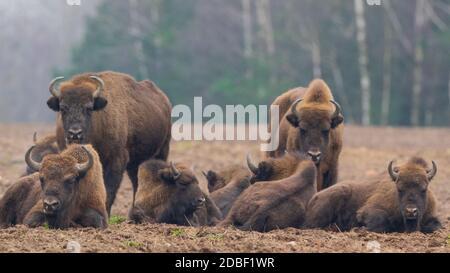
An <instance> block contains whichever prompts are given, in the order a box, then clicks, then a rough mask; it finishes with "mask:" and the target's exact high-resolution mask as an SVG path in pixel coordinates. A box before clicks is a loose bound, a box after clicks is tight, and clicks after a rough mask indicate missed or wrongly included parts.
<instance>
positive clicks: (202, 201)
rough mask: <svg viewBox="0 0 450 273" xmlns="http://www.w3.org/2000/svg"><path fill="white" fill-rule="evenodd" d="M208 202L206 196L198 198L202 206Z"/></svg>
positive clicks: (198, 203) (198, 202)
mask: <svg viewBox="0 0 450 273" xmlns="http://www.w3.org/2000/svg"><path fill="white" fill-rule="evenodd" d="M205 202H206V199H205V197H200V198H198V199H197V206H201V205H203V204H204V203H205Z"/></svg>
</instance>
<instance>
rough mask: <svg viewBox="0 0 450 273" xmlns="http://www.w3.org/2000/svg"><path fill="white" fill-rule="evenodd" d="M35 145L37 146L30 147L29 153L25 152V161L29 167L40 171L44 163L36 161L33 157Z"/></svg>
mask: <svg viewBox="0 0 450 273" xmlns="http://www.w3.org/2000/svg"><path fill="white" fill-rule="evenodd" d="M34 147H36V146H34V145H33V146H31V148H30V149H28V151H27V153H26V154H25V162H26V163H27V165H28V167H30V169H32V170H33V171H35V172H38V171H39V170H40V169H41V167H42V163H40V162H36V161H34V160H33V159H32V158H31V153H32V152H33V149H34Z"/></svg>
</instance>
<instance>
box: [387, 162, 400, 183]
mask: <svg viewBox="0 0 450 273" xmlns="http://www.w3.org/2000/svg"><path fill="white" fill-rule="evenodd" d="M392 164H394V160H392V161H391V162H389V166H388V171H389V175H390V176H391V178H392V180H394V181H397V179H398V170H396V169H395V168H394V169H393V168H392Z"/></svg>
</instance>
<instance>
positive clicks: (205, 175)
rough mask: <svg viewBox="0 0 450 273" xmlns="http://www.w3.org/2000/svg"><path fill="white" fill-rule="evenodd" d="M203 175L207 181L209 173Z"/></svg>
mask: <svg viewBox="0 0 450 273" xmlns="http://www.w3.org/2000/svg"><path fill="white" fill-rule="evenodd" d="M202 174H203V176H204V177H205V178H206V179H208V173H207V172H205V171H202Z"/></svg>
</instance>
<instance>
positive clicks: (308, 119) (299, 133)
mask: <svg viewBox="0 0 450 273" xmlns="http://www.w3.org/2000/svg"><path fill="white" fill-rule="evenodd" d="M299 98H302V99H303V101H302V102H300V103H299V104H298V105H297V108H296V109H297V112H298V115H295V114H294V113H293V112H292V111H291V109H290V108H289V107H290V106H292V104H293V102H294V100H295V99H299ZM331 100H334V98H333V95H332V93H331V91H330V89H329V87H328V85H327V84H326V83H325V82H324V81H323V80H314V81H312V82H311V83H310V84H309V86H308V88H307V89H306V90H305V89H303V88H297V89H293V90H290V91H288V92H286V93H285V94H283V95H281V96H280V97H278V98H277V99H276V100H275V101H274V103H273V104H276V105H280V117H282V118H281V119H280V132H279V146H278V149H277V150H276V151H273V152H268V153H266V156H268V157H278V156H282V155H283V154H284V152H285V151H286V150H287V151H300V152H302V153H305V154H308V153H313V154H315V153H318V152H320V156H319V158H313V157H312V158H313V160H314V161H315V163H316V164H317V167H318V172H317V187H318V188H317V189H318V190H319V191H320V190H322V189H324V188H327V187H329V186H331V185H333V184H335V183H336V182H337V177H338V160H339V155H340V152H341V149H342V135H343V124H342V122H343V116H342V115H341V114H339V115H338V116H333V114H334V112H335V110H336V107H335V106H334V105H333V104H332V103H331V102H330V101H331ZM288 105H289V106H288Z"/></svg>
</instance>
